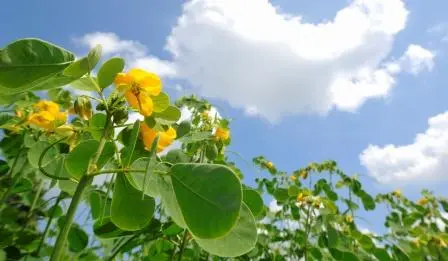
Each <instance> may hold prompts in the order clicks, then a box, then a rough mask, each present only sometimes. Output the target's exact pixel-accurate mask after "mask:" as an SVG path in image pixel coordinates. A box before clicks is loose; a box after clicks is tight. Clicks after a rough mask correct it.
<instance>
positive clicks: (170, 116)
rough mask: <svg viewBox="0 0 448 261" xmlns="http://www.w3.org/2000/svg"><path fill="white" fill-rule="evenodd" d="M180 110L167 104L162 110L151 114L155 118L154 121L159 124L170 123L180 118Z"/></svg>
mask: <svg viewBox="0 0 448 261" xmlns="http://www.w3.org/2000/svg"><path fill="white" fill-rule="evenodd" d="M180 115H181V113H180V110H179V109H178V108H177V107H175V106H168V108H166V109H165V110H164V111H162V112H155V111H154V112H153V113H152V116H153V117H154V118H156V121H157V122H158V123H160V124H166V125H168V124H172V123H175V122H176V121H178V120H179V119H180Z"/></svg>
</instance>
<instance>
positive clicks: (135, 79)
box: [115, 69, 162, 116]
mask: <svg viewBox="0 0 448 261" xmlns="http://www.w3.org/2000/svg"><path fill="white" fill-rule="evenodd" d="M115 84H116V85H117V89H118V90H119V91H122V92H124V96H125V97H126V100H127V101H128V103H129V105H130V106H131V107H132V108H134V109H137V110H139V111H140V113H141V114H142V115H143V116H150V115H151V114H152V112H153V106H154V105H153V102H152V98H151V96H157V95H159V94H160V92H161V90H162V81H161V80H160V78H159V77H158V76H157V75H155V74H154V73H150V72H146V71H144V70H141V69H131V70H130V71H129V72H128V73H119V74H117V76H116V77H115Z"/></svg>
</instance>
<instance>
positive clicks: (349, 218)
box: [345, 215, 353, 223]
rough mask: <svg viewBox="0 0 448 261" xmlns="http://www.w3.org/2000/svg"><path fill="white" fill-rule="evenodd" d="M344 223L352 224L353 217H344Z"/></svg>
mask: <svg viewBox="0 0 448 261" xmlns="http://www.w3.org/2000/svg"><path fill="white" fill-rule="evenodd" d="M345 222H347V223H352V222H353V217H352V216H351V215H346V216H345Z"/></svg>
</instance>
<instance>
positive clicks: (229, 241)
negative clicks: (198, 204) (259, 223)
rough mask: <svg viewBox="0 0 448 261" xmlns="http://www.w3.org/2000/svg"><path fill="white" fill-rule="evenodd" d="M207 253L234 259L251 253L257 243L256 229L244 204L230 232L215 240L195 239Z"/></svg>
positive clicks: (252, 218)
mask: <svg viewBox="0 0 448 261" xmlns="http://www.w3.org/2000/svg"><path fill="white" fill-rule="evenodd" d="M195 240H196V242H197V243H198V245H200V246H201V247H202V248H203V249H204V250H206V251H207V252H209V253H211V254H213V255H217V256H222V257H236V256H240V255H243V254H245V253H247V252H249V251H251V250H252V249H253V248H254V247H255V244H256V243H257V227H256V225H255V219H254V217H253V216H252V213H251V212H250V210H249V207H247V206H246V204H244V203H243V204H242V205H241V211H240V215H239V218H238V222H237V224H236V225H235V227H233V228H232V230H230V232H229V233H228V234H227V235H225V236H223V237H220V238H216V239H200V238H195Z"/></svg>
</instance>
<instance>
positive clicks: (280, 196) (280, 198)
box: [274, 188, 289, 202]
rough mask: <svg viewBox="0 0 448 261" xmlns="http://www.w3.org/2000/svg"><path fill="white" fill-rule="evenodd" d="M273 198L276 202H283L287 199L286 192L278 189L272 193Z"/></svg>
mask: <svg viewBox="0 0 448 261" xmlns="http://www.w3.org/2000/svg"><path fill="white" fill-rule="evenodd" d="M274 197H275V199H276V200H277V201H278V202H284V201H286V200H288V198H289V194H288V190H287V189H284V188H278V189H277V190H275V192H274Z"/></svg>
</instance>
